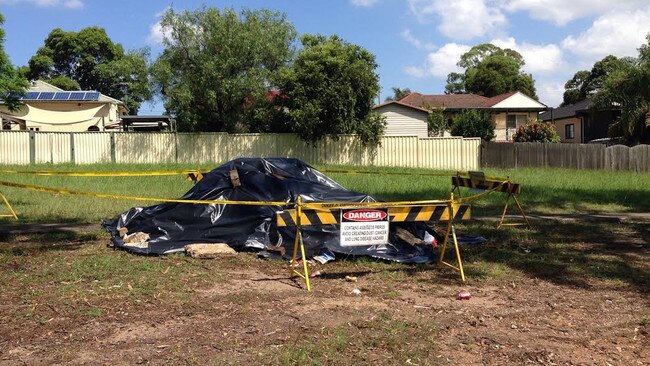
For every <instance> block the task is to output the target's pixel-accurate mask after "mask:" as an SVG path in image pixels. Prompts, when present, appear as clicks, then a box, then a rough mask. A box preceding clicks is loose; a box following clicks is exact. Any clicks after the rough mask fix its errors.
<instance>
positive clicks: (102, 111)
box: [0, 80, 127, 132]
mask: <svg viewBox="0 0 650 366" xmlns="http://www.w3.org/2000/svg"><path fill="white" fill-rule="evenodd" d="M22 102H23V103H24V104H23V106H22V107H21V108H20V109H19V110H18V111H14V112H12V111H9V109H8V108H6V106H4V105H2V104H0V117H2V129H3V130H30V131H52V132H80V131H104V130H106V128H107V127H108V126H110V125H113V124H115V123H119V121H120V115H122V114H124V113H126V111H127V108H126V106H125V105H124V103H123V102H121V101H119V100H117V99H114V98H111V97H109V96H106V95H104V94H102V93H100V92H98V91H90V90H88V91H84V90H79V91H65V90H63V89H60V88H57V87H56V86H54V85H51V84H48V83H46V82H44V81H40V80H36V81H32V82H31V84H30V87H29V89H28V90H27V93H26V94H25V95H24V96H23V98H22Z"/></svg>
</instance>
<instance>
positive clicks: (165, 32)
mask: <svg viewBox="0 0 650 366" xmlns="http://www.w3.org/2000/svg"><path fill="white" fill-rule="evenodd" d="M170 9H171V7H170V6H167V7H165V8H164V9H163V10H161V11H159V12H157V13H156V15H155V17H156V18H158V19H160V17H162V16H163V15H164V14H165V13H166V12H167V11H168V10H170ZM165 37H166V38H170V30H169V29H163V27H162V25H160V20H159V21H158V22H156V23H155V24H152V25H151V26H149V35H148V36H147V43H149V44H153V45H161V44H162V43H163V40H164V39H165Z"/></svg>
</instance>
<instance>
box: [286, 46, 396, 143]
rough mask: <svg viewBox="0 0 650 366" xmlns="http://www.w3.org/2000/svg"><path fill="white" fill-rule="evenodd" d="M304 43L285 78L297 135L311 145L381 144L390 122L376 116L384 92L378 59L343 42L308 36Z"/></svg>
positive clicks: (293, 128)
mask: <svg viewBox="0 0 650 366" xmlns="http://www.w3.org/2000/svg"><path fill="white" fill-rule="evenodd" d="M301 42H302V46H303V48H302V50H300V52H299V53H298V56H297V58H296V61H295V62H294V64H293V65H292V66H291V67H287V68H284V69H283V72H282V77H281V80H282V81H281V88H280V90H281V91H282V93H283V94H285V95H286V96H287V98H286V104H285V106H286V108H287V110H288V114H289V117H290V125H291V129H292V131H293V132H295V133H297V134H298V135H299V136H300V137H301V138H302V139H304V140H306V141H310V142H316V141H318V140H319V139H321V138H323V137H325V136H326V135H333V136H336V135H340V134H356V135H357V136H358V137H359V139H360V140H361V141H362V143H364V144H366V145H371V146H373V145H377V144H379V142H380V138H381V135H382V134H383V130H384V127H385V121H384V119H383V118H382V117H380V116H379V115H378V114H376V113H371V108H372V106H373V99H374V96H375V95H377V92H378V91H379V77H378V76H377V73H376V72H375V69H376V68H377V64H376V62H375V56H374V55H373V54H372V53H370V52H368V51H367V50H365V49H363V48H361V47H360V46H357V45H353V44H350V43H347V42H345V41H343V40H341V39H340V38H339V37H337V36H331V37H329V38H327V37H325V36H322V35H316V36H312V35H304V36H303V37H302V38H301Z"/></svg>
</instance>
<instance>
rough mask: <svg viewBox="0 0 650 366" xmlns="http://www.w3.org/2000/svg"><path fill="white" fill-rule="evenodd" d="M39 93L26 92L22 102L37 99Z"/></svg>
mask: <svg viewBox="0 0 650 366" xmlns="http://www.w3.org/2000/svg"><path fill="white" fill-rule="evenodd" d="M38 94H40V93H39V92H27V93H25V96H24V97H23V99H24V100H35V99H36V98H38Z"/></svg>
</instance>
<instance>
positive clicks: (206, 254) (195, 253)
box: [185, 243, 237, 259]
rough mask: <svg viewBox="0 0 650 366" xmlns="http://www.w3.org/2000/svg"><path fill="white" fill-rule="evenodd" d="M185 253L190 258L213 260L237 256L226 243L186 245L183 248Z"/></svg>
mask: <svg viewBox="0 0 650 366" xmlns="http://www.w3.org/2000/svg"><path fill="white" fill-rule="evenodd" d="M185 253H187V255H189V256H190V257H192V258H199V259H214V258H217V257H219V256H224V255H232V254H237V252H236V251H235V250H234V249H233V248H231V247H230V246H229V245H228V244H226V243H206V244H188V245H186V246H185Z"/></svg>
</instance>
